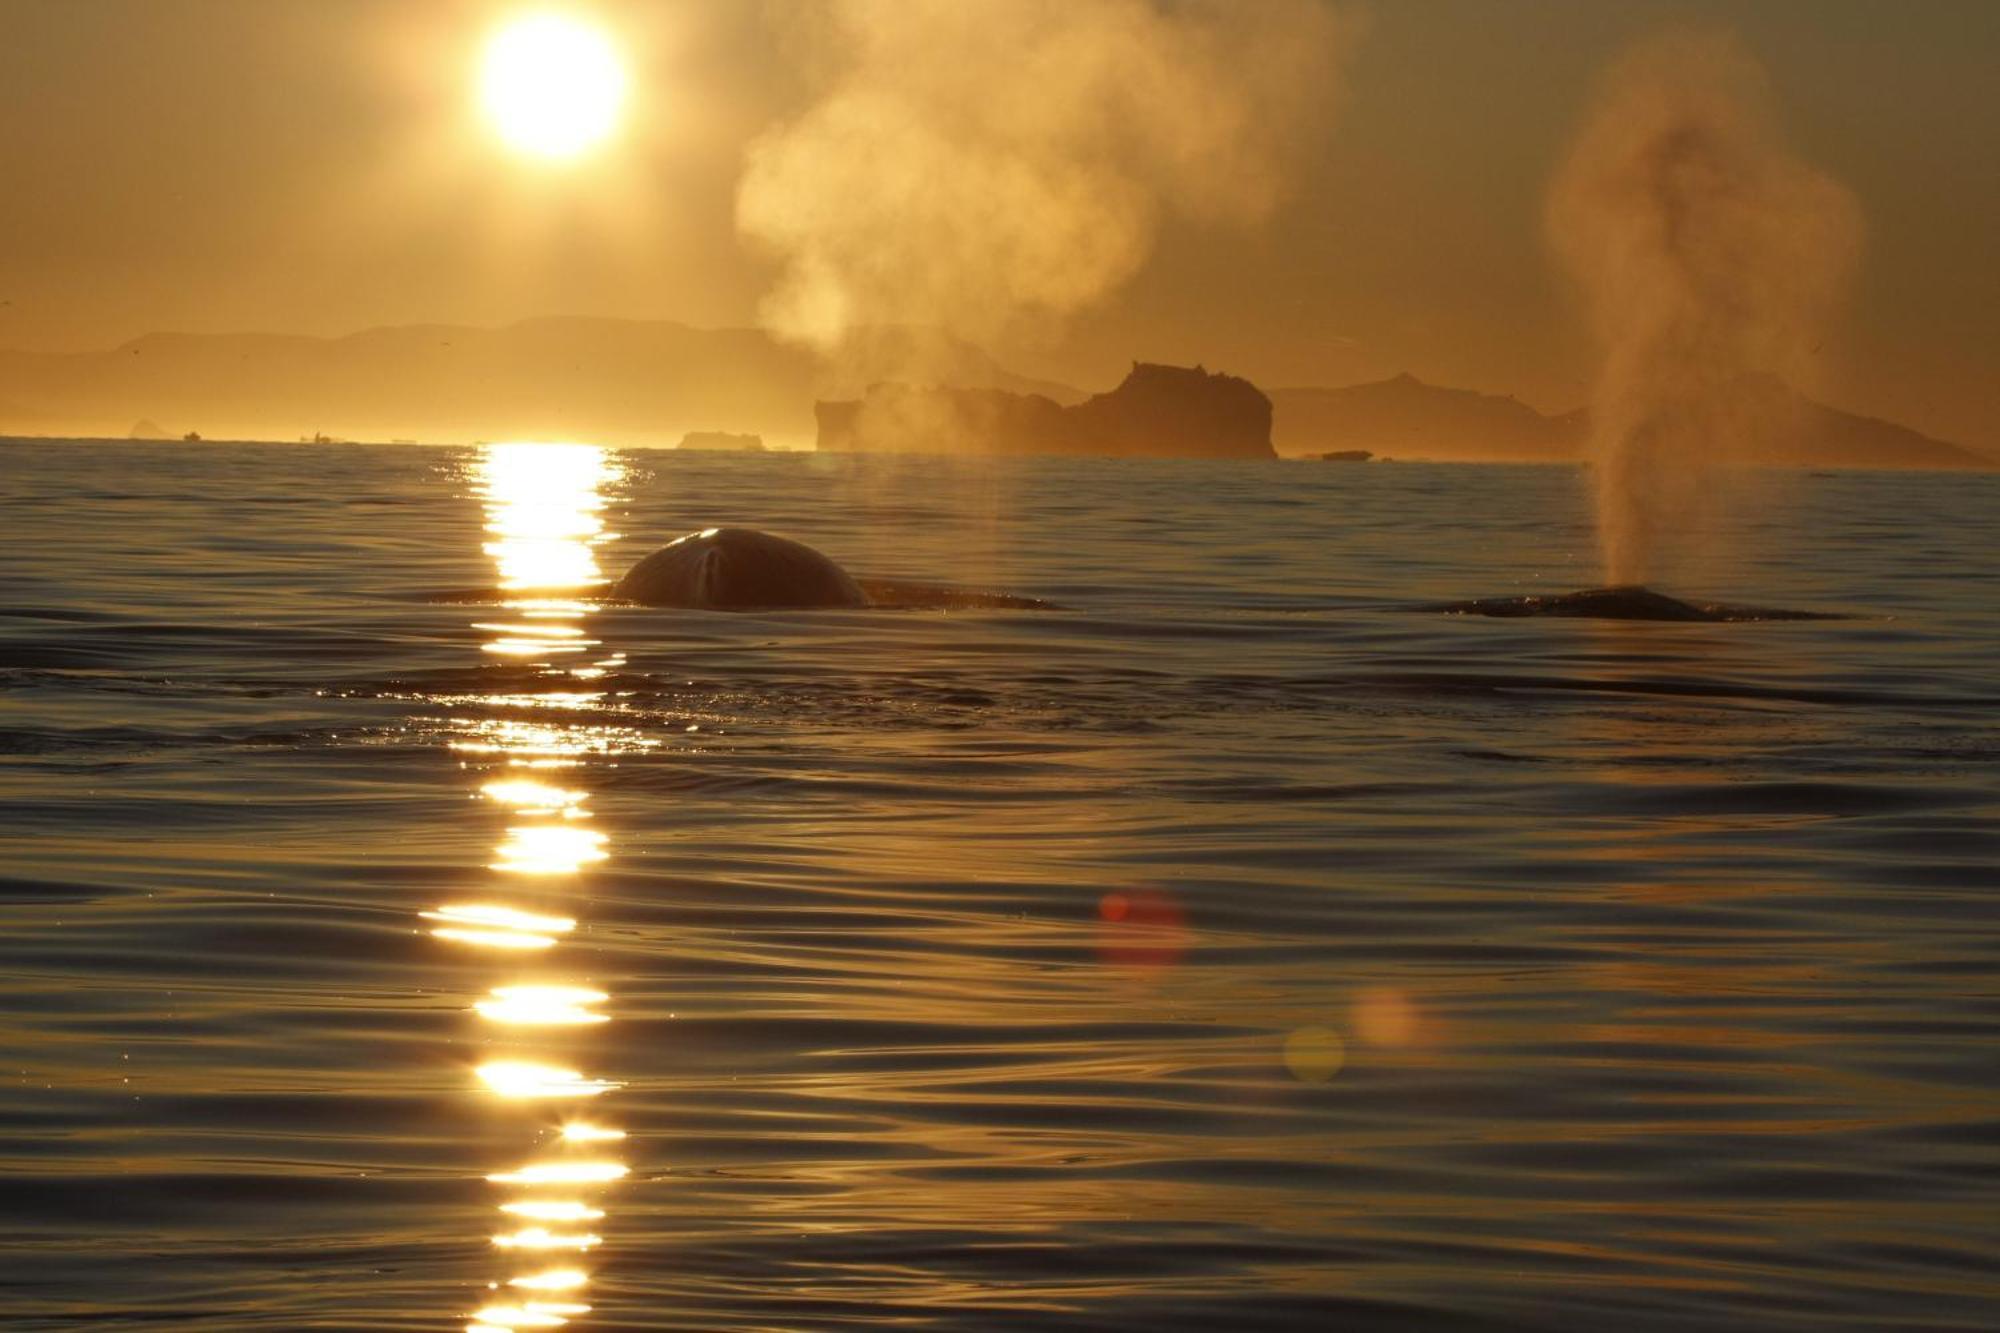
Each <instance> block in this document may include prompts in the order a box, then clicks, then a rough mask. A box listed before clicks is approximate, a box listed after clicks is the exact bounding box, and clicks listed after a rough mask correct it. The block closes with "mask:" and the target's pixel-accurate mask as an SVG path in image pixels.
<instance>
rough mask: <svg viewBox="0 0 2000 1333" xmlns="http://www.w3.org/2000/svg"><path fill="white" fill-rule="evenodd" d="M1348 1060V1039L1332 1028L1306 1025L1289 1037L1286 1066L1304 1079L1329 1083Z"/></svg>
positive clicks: (1311, 1081)
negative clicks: (1342, 1038) (1341, 1037)
mask: <svg viewBox="0 0 2000 1333" xmlns="http://www.w3.org/2000/svg"><path fill="white" fill-rule="evenodd" d="M1345 1063H1347V1043H1345V1042H1343V1041H1342V1040H1341V1039H1340V1034H1339V1033H1338V1032H1335V1031H1334V1030H1333V1029H1332V1028H1323V1027H1303V1028H1299V1029H1297V1030H1296V1031H1294V1032H1292V1033H1291V1034H1290V1035H1288V1036H1287V1037H1286V1038H1285V1068H1287V1069H1289V1070H1291V1071H1292V1077H1293V1078H1295V1079H1297V1080H1298V1081H1299V1082H1301V1083H1329V1082H1331V1081H1332V1080H1333V1076H1334V1075H1335V1074H1338V1073H1339V1072H1340V1067H1341V1066H1342V1065H1343V1064H1345Z"/></svg>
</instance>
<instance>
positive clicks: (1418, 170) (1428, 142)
mask: <svg viewBox="0 0 2000 1333" xmlns="http://www.w3.org/2000/svg"><path fill="white" fill-rule="evenodd" d="M1162 3H1163V5H1164V8H1165V9H1166V10H1168V11H1172V10H1174V9H1175V8H1176V5H1175V4H1174V3H1170V2H1168V0H1162ZM1335 8H1336V9H1337V10H1338V12H1339V20H1338V23H1337V24H1336V25H1334V26H1330V27H1328V28H1327V29H1326V30H1325V33H1326V36H1327V39H1328V40H1329V41H1334V42H1337V44H1338V46H1339V49H1340V52H1341V53H1342V54H1341V57H1340V58H1339V59H1337V60H1329V62H1328V63H1327V64H1326V65H1325V66H1324V67H1323V68H1319V67H1301V69H1300V70H1297V71H1294V74H1296V75H1297V77H1298V78H1300V79H1301V80H1303V81H1304V82H1305V83H1310V82H1312V81H1323V82H1325V83H1327V84H1328V85H1337V91H1336V92H1334V93H1332V94H1331V95H1327V96H1318V95H1312V96H1307V95H1305V94H1304V93H1303V92H1302V93H1301V94H1300V95H1299V96H1298V97H1296V98H1293V99H1290V100H1288V101H1286V102H1284V103H1283V105H1277V104H1276V103H1273V105H1272V106H1271V107H1269V108H1263V109H1261V110H1260V114H1263V113H1264V111H1268V112H1269V114H1271V115H1273V116H1292V117H1294V118H1296V119H1298V120H1299V121H1300V122H1301V123H1298V124H1294V125H1290V126H1288V127H1287V130H1286V133H1285V135H1284V136H1283V137H1284V142H1283V145H1282V152H1280V151H1279V150H1278V149H1276V148H1274V149H1273V150H1272V152H1273V156H1272V158H1271V163H1272V164H1273V169H1274V170H1276V171H1279V172H1280V173H1281V179H1280V180H1279V181H1278V183H1277V186H1276V188H1274V189H1273V190H1272V191H1271V196H1270V198H1269V199H1268V200H1260V202H1259V204H1258V206H1257V207H1256V208H1255V209H1245V210H1241V211H1242V213H1243V215H1242V216H1220V215H1219V214H1220V213H1226V212H1229V211H1230V210H1228V209H1221V210H1218V209H1217V208H1216V207H1214V206H1213V200H1212V199H1211V200H1208V201H1203V200H1199V199H1197V200H1194V201H1193V203H1192V204H1191V205H1190V206H1187V207H1181V206H1179V205H1178V204H1177V203H1176V202H1175V199H1176V197H1177V196H1176V191H1178V190H1179V189H1180V188H1181V187H1180V184H1179V183H1178V178H1177V177H1163V178H1162V179H1163V181H1164V183H1161V184H1158V185H1157V186H1156V187H1155V186H1150V185H1149V186H1148V188H1157V190H1158V192H1159V193H1160V195H1161V198H1162V199H1165V200H1166V201H1167V202H1166V203H1164V204H1162V205H1161V206H1160V208H1159V209H1158V210H1157V212H1158V216H1157V217H1156V218H1154V219H1153V220H1152V221H1151V222H1150V223H1149V224H1148V225H1149V227H1150V231H1149V235H1148V239H1147V240H1146V242H1145V245H1144V247H1143V253H1142V255H1141V258H1140V259H1139V260H1137V261H1136V262H1135V263H1133V264H1132V265H1131V266H1130V269H1129V271H1127V270H1126V268H1124V267H1119V266H1115V265H1114V266H1112V269H1111V270H1110V271H1109V272H1108V276H1106V278H1105V281H1104V283H1103V291H1102V293H1101V294H1093V295H1090V296H1089V297H1088V298H1087V299H1086V298H1079V299H1078V300H1076V301H1075V302H1073V303H1072V305H1071V307H1070V308H1069V309H1068V311H1067V313H1066V314H1065V316H1064V317H1063V318H1061V319H1054V320H1044V321H1031V322H1030V323H1029V324H1028V325H1027V326H1025V327H1024V326H1019V325H1014V324H1009V325H1006V326H1003V327H996V328H986V327H980V328H976V329H973V330H970V332H973V333H975V334H976V335H978V336H980V337H981V339H982V340H983V341H986V342H989V343H992V344H995V350H996V351H998V352H999V353H1000V354H1001V355H1002V356H1003V357H1004V358H1005V359H1006V360H1008V361H1009V363H1010V364H1013V365H1015V366H1017V367H1018V368H1020V369H1022V370H1024V371H1027V372H1030V373H1040V374H1052V375H1056V376H1059V377H1061V378H1064V379H1067V380H1070V381H1071V382H1075V383H1080V384H1083V385H1085V386H1087V387H1094V388H1095V387H1105V386H1106V385H1107V384H1108V383H1109V382H1110V381H1111V380H1113V379H1115V378H1116V376H1117V374H1118V373H1119V372H1120V371H1121V370H1122V369H1123V367H1124V365H1125V364H1126V362H1128V361H1129V360H1131V359H1132V358H1134V357H1142V358H1146V359H1154V360H1168V361H1176V362H1185V363H1193V362H1196V361H1200V362H1204V363H1206V364H1207V365H1209V366H1211V367H1217V368H1224V369H1229V370H1232V371H1236V372H1239V373H1242V374H1246V375H1249V376H1251V377H1252V378H1254V379H1256V380H1258V381H1259V382H1260V383H1263V384H1266V385H1268V386H1280V385H1295V384H1315V383H1316V384H1331V385H1337V384H1344V383H1351V382H1355V381H1358V380H1363V379H1369V378H1376V377H1379V376H1383V375H1388V374H1393V373H1395V372H1397V371H1399V370H1406V369H1407V370H1409V371H1412V372H1414V373H1416V374H1417V375H1419V376H1421V377H1423V378H1426V379H1430V380H1434V381H1437V382H1442V383H1449V384H1457V385H1465V386H1468V387H1477V388H1483V389H1488V390H1492V391H1498V392H1518V393H1520V394H1521V395H1522V396H1523V397H1525V398H1527V399H1528V400H1530V401H1531V402H1534V403H1535V404H1537V405H1538V406H1541V407H1544V408H1547V409H1566V408H1568V407H1571V406H1574V405H1576V404H1578V403H1580V402H1581V401H1583V399H1584V398H1585V396H1586V393H1587V391H1588V384H1589V380H1590V375H1591V350H1590V345H1589V341H1588V338H1587V335H1586V333H1585V329H1584V325H1583V321H1582V319H1581V317H1580V315H1579V313H1578V311H1577V308H1576V304H1575V302H1574V301H1573V299H1572V298H1571V296H1570V293H1569V292H1568V291H1567V290H1566V287H1565V283H1564V280H1563V279H1562V278H1561V277H1560V276H1559V274H1558V271H1557V268H1556V266H1555V265H1554V264H1553V263H1551V261H1550V259H1549V254H1548V247H1547V244H1546V242H1545V240H1544V236H1543V199H1544V196H1545V194H1546V191H1547V188H1548V184H1549V181H1550V178H1551V177H1552V175H1553V173H1554V172H1555V170H1556V168H1557V166H1558V164H1559V163H1560V161H1561V160H1562V156H1563V154H1564V151H1565V148H1566V146H1567V144H1568V143H1569V141H1570V138H1571V136H1572V134H1573V133H1574V130H1575V127H1576V125H1577V123H1578V122H1579V119H1580V118H1581V116H1582V115H1583V113H1584V110H1585V107H1586V105H1587V103H1588V101H1589V98H1590V93H1591V89H1592V86H1593V79H1594V78H1595V77H1596V75H1597V72H1598V71H1599V70H1600V69H1601V68H1602V67H1603V66H1604V65H1605V64H1606V63H1607V62H1609V61H1611V60H1612V59H1614V58H1615V57H1616V56H1617V54H1618V53H1619V52H1620V51H1621V50H1622V49H1623V48H1625V47H1626V46H1627V45H1628V44H1629V43H1631V42H1632V41H1633V40H1635V39H1637V38H1639V37H1642V36H1643V35H1645V34H1647V33H1648V32H1651V31H1653V30H1655V29H1657V28H1659V27H1661V26H1662V25H1664V24H1667V23H1670V22H1676V21H1687V20H1694V21H1697V22H1714V21H1718V20H1721V21H1726V22H1727V23H1728V24H1729V25H1730V26H1732V27H1734V28H1735V29H1736V30H1737V32H1738V33H1739V34H1740V36H1741V38H1742V40H1743V43H1744V45H1745V46H1746V47H1748V49H1749V50H1751V51H1752V52H1753V53H1754V54H1755V55H1756V56H1757V57H1758V58H1759V59H1760V60H1761V61H1762V62H1763V63H1764V65H1765V66H1766V67H1767V69H1768V71H1769V74H1770V77H1771V81H1772V84H1773V85H1774V88H1775V91H1776V94H1777V100H1778V106H1779V109H1780V112H1781V115H1782V119H1783V122H1784V127H1785V130H1786V132H1787V134H1788V136H1789V138H1790V140H1791V143H1792V146H1793V148H1794V149H1795V150H1796V151H1797V152H1798V154H1799V155H1800V156H1801V157H1802V158H1803V159H1805V160H1807V161H1809V162H1811V163H1813V164H1814V165H1815V166H1817V167H1818V168H1820V169H1822V170H1823V171H1825V172H1826V173H1827V174H1829V175H1830V176H1832V177H1834V178H1836V179H1837V180H1839V181H1842V182H1844V183H1845V184H1846V185H1847V186H1848V187H1849V188H1850V189H1851V190H1852V191H1853V193H1854V194H1855V195H1856V196H1857V198H1858V200H1859V202H1860V206H1861V209H1862V212H1863V214H1864V215H1865V218H1866V226H1867V241H1866V248H1865V252H1864V255H1863V257H1862V260H1861V264H1860V268H1859V271H1858V277H1857V279H1856V280H1855V283H1854V287H1853V290H1852V294H1851V298H1850V300H1849V301H1848V304H1847V306H1846V308H1845V311H1844V313H1843V314H1842V316H1841V317H1840V320H1839V323H1838V325H1837V327H1836V328H1835V330H1834V331H1833V333H1832V334H1830V336H1829V338H1828V345H1827V347H1826V349H1825V357H1826V362H1825V365H1824V367H1823V372H1822V379H1821V383H1820V384H1819V385H1818V392H1819V394H1820V396H1821V397H1824V398H1826V399H1827V400H1829V401H1831V402H1833V403H1835V404H1837V405H1839V406H1843V407H1847V408H1850V409H1853V410H1858V411H1863V412H1868V413H1871V414H1877V415H1883V416H1888V417H1892V418H1894V419H1897V420H1900V421H1903V422H1905V423H1908V424H1911V425H1914V426H1917V427H1919V428H1921V429H1924V430H1927V431H1930V432H1931V433H1934V434H1939V435H1943V436H1945V437H1947V438H1953V439H1957V440H1960V441H1963V442H1967V443H1973V444H1985V445H1989V446H1990V445H1993V444H1996V443H2000V390H1996V388H1995V387H1994V386H1995V385H1996V384H2000V374H1996V373H1995V366H1994V362H1995V359H1996V353H2000V242H1996V237H2000V116H1996V115H1995V114H1993V109H1992V95H1993V94H1992V86H1993V77H1992V76H1993V71H1994V70H1995V69H1996V68H2000V4H1996V3H1992V2H1991V0H1905V2H1904V3H1898V4H1894V5H1889V4H1885V3H1881V2H1880V0H1759V3H1756V4H1741V3H1733V4H1725V3H1693V2H1692V0H1682V2H1679V3H1669V2H1667V0H1657V2H1655V0H1511V2H1509V3H1500V2H1499V0H1393V3H1392V2H1390V0H1376V3H1374V4H1372V5H1347V6H1336V7H1335ZM541 9H556V10H560V11H564V12H568V13H574V14H581V15H586V16H588V17H590V18H591V19H592V20H593V21H594V22H596V23H598V24H600V25H601V26H602V27H603V29H604V30H605V31H606V32H607V33H609V34H610V35H611V37H612V39H613V41H614V42H615V44H616V46H617V48H618V50H619V51H620V53H621V55H622V57H623V59H624V60H625V62H626V64H627V68H628V73H629V78H630V86H629V89H628V95H627V97H626V99H625V105H624V113H623V116H622V119H621V122H620V124H619V126H618V128H617V129H616V130H615V131H614V133H613V134H612V136H611V138H610V139H608V140H607V141H606V142H605V143H604V144H602V145H600V146H599V147H597V148H596V149H595V150H593V151H591V152H588V153H586V154H584V155H582V156H580V157H578V158H577V159H576V160H574V161H571V162H566V163H565V162H555V163H552V162H549V161H547V160H543V159H538V158H535V157H532V156H530V155H526V154H523V153H520V152H518V151H515V150H513V149H511V148H510V147H509V146H508V145H507V144H506V143H505V142H504V141H503V140H502V139H501V138H500V136H499V135H498V134H496V133H495V132H494V130H493V126H492V125H491V123H490V121H489V120H488V118H486V117H485V116H484V115H483V113H482V111H481V109H480V105H479V87H478V76H479V58H480V53H481V50H482V47H483V44H484V43H485V42H486V41H487V40H488V39H489V38H490V37H491V35H492V34H493V32H494V31H495V30H496V27H497V26H498V25H500V24H501V23H502V22H504V21H505V20H506V19H507V18H508V17H510V16H512V15H515V14H518V13H521V12H524V11H528V10H541ZM884 12H888V13H892V14H893V13H894V12H895V10H894V9H893V7H892V8H890V9H888V10H886V11H884ZM1243 12H1247V11H1243ZM826 13H827V11H826V9H825V7H824V6H822V5H808V4H804V3H785V2H783V0H770V2H769V3H759V2H758V0H712V2H709V0H678V2H676V0H653V2H650V3H637V2H628V3H599V4H580V3H579V4H561V3H557V4H505V3H489V2H487V0H313V2H312V3H273V2H272V0H0V87H3V88H5V89H6V90H7V93H6V96H7V99H8V101H7V114H6V115H5V117H4V118H0V347H10V348H25V349H33V350H87V349H99V348H105V347H109V346H113V345H115V344H117V343H119V342H121V341H124V340H126V339H128V338H131V337H134V336H137V335H139V334H142V333H146V332H149V331H154V330H166V329H170V330H183V331H195V332H225V331H261V332H279V333H307V334H320V335H328V334H339V333H346V332H351V331H354V330H357V329H362V328H367V327H371V326H377V325H385V324H405V323H465V324H499V323H506V322H510V321H513V320H516V319H520V318H524V317H529V316H534V315H540V314H557V313H560V314H584V315H612V316H624V317H634V318H665V319H676V320H683V321H686V322H689V323H694V324H699V325H738V324H747V323H753V322H756V321H757V320H758V319H759V318H760V311H768V310H769V309H770V306H769V304H768V303H769V301H770V299H771V297H772V293H773V292H774V291H776V290H778V289H779V288H780V287H781V286H782V285H783V282H784V278H785V273H786V268H785V263H784V260H783V257H782V256H781V255H779V254H777V253H775V252H774V251H773V249H772V248H771V246H770V245H769V244H768V237H766V238H764V239H763V240H760V239H758V238H756V237H746V235H745V234H744V228H743V227H742V225H740V221H739V196H740V194H741V192H742V190H743V187H744V181H745V173H746V162H747V161H748V160H749V158H750V156H751V154H752V148H753V145H755V144H757V143H759V142H760V136H768V135H770V134H771V133H772V132H773V131H774V129H775V128H779V127H784V126H789V125H797V124H799V123H800V121H801V118H802V117H805V116H807V115H808V113H809V112H810V111H811V109H812V108H813V107H814V106H815V105H817V104H818V103H819V102H820V100H821V99H823V98H825V97H826V96H827V92H828V89H829V88H830V87H835V86H838V85H839V83H840V80H841V78H842V64H843V61H851V60H852V59H853V57H854V51H853V49H852V46H851V44H848V45H843V44H842V43H840V42H837V41H833V40H831V39H830V38H829V37H828V32H829V27H828V22H829V20H827V18H826ZM1357 15H1358V16H1360V21H1359V22H1358V23H1357V22H1356V16H1357ZM1252 36H1253V37H1254V34H1253V35H1252ZM1245 42H1246V45H1245V46H1244V47H1243V52H1245V53H1246V54H1244V55H1243V56H1242V57H1241V59H1243V60H1250V59H1253V58H1254V60H1255V61H1257V62H1260V65H1261V63H1266V62H1271V61H1282V60H1287V59H1289V58H1290V57H1289V56H1287V55H1286V54H1285V49H1284V48H1283V47H1282V46H1274V45H1272V44H1271V43H1270V42H1265V43H1264V44H1263V45H1256V44H1254V42H1253V41H1252V38H1251V37H1246V38H1245ZM974 49H980V48H974ZM950 54H952V56H953V58H954V59H959V58H961V57H960V55H959V53H957V52H953V53H950ZM1006 54H1007V53H1006V52H1004V51H997V52H993V53H992V63H991V65H990V66H988V67H986V68H984V69H983V70H980V71H975V72H973V73H970V74H968V75H967V78H968V83H967V84H966V85H965V86H966V87H967V88H968V89H970V90H972V91H974V92H976V93H977V94H978V95H979V96H982V97H991V96H994V95H996V90H997V91H998V92H999V93H1005V92H1006V91H1007V90H1008V89H1009V88H1010V80H1011V79H1012V75H1011V73H1010V70H1009V67H1008V64H1007V62H1006V59H1005V56H1006ZM890 55H891V56H893V57H895V58H898V59H904V60H906V61H907V60H908V59H909V52H908V51H900V52H898V51H895V50H891V51H890ZM884 58H888V57H884ZM940 64H942V65H949V64H950V62H949V61H941V62H940ZM947 74H948V71H947ZM940 77H944V76H940ZM1161 86H1162V87H1165V88H1168V90H1169V91H1168V93H1167V94H1165V95H1167V96H1171V97H1173V98H1175V99H1177V101H1176V105H1174V106H1173V107H1171V108H1169V107H1165V106H1161V107H1159V108H1157V110H1158V111H1159V113H1160V118H1161V120H1160V123H1163V124H1164V123H1168V121H1169V119H1170V118H1169V115H1168V113H1169V112H1171V114H1172V116H1177V117H1183V118H1185V119H1186V121H1187V122H1188V123H1189V124H1193V125H1198V124H1199V122H1200V117H1201V116H1202V115H1203V114H1205V113H1206V109H1205V107H1204V106H1201V105H1188V104H1187V97H1188V95H1187V91H1186V89H1185V87H1181V88H1179V89H1175V88H1173V86H1172V85H1170V84H1162V85H1161ZM1247 86H1249V87H1250V88H1252V89H1253V90H1254V89H1255V88H1256V84H1255V82H1254V81H1253V82H1252V83H1250V84H1249V85H1247ZM1301 86H1302V87H1303V86H1304V85H1303V83H1302V85H1301ZM1316 91H1317V90H1315V92H1316ZM1028 105H1029V107H1030V108H1031V109H1032V107H1033V102H1032V101H1030V102H1029V103H1028ZM1120 114H1126V115H1129V114H1131V112H1130V108H1129V107H1122V108H1121V109H1120ZM1149 123H1150V122H1149ZM1173 123H1176V124H1179V123H1180V122H1173ZM1186 132H1187V131H1186V129H1185V127H1183V129H1182V130H1181V131H1178V133H1180V134H1181V135H1182V137H1183V138H1184V137H1185V133H1186ZM1176 142H1179V140H1176ZM807 146H808V147H811V146H812V145H811V144H808V145H807ZM802 151H803V150H802ZM1165 156H1171V154H1166V155H1165ZM864 178H865V177H864ZM855 179H856V177H855V176H854V175H853V173H850V174H849V176H848V178H847V179H846V180H845V182H844V184H843V192H845V193H850V194H851V193H853V192H855V191H856V189H857V187H856V185H855ZM1246 188H1247V187H1246ZM1030 253H1031V254H1033V253H1036V252H1032V251H1031V252H1030ZM1092 291H1093V292H1094V291H1095V289H1094V288H1093V289H1092Z"/></svg>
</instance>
